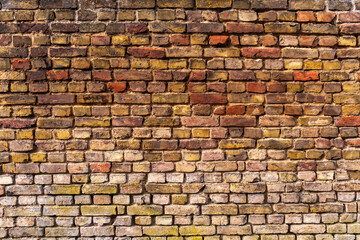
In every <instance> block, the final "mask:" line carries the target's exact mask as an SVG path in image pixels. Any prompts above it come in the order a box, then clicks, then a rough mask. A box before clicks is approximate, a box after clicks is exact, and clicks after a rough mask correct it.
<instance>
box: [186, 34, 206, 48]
mask: <svg viewBox="0 0 360 240" xmlns="http://www.w3.org/2000/svg"><path fill="white" fill-rule="evenodd" d="M190 42H191V44H192V45H205V44H206V43H207V35H204V34H194V35H191V37H190Z"/></svg>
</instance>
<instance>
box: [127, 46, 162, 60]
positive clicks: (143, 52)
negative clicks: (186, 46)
mask: <svg viewBox="0 0 360 240" xmlns="http://www.w3.org/2000/svg"><path fill="white" fill-rule="evenodd" d="M127 53H128V54H130V55H132V56H134V57H138V58H163V57H165V51H164V49H161V48H143V47H129V48H128V49H127Z"/></svg>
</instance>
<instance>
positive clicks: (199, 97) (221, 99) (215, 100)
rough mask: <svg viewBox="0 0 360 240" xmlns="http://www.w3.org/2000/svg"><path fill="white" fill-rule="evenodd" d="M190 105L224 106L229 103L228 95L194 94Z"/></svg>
mask: <svg viewBox="0 0 360 240" xmlns="http://www.w3.org/2000/svg"><path fill="white" fill-rule="evenodd" d="M190 103H191V104H197V103H211V104H223V103H227V97H226V95H224V94H219V93H193V94H190Z"/></svg>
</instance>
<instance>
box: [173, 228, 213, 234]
mask: <svg viewBox="0 0 360 240" xmlns="http://www.w3.org/2000/svg"><path fill="white" fill-rule="evenodd" d="M179 233H180V235H182V236H189V235H190V236H191V235H213V234H215V226H180V228H179Z"/></svg>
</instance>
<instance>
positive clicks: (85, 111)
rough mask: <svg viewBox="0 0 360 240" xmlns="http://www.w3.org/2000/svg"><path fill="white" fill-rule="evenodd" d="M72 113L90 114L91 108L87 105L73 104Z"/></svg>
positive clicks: (79, 114) (78, 114) (76, 114)
mask: <svg viewBox="0 0 360 240" xmlns="http://www.w3.org/2000/svg"><path fill="white" fill-rule="evenodd" d="M73 113H74V115H75V116H90V115H91V108H90V107H87V106H86V107H85V106H75V107H73Z"/></svg>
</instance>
